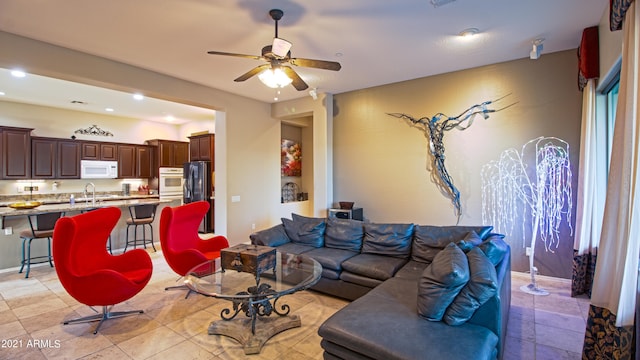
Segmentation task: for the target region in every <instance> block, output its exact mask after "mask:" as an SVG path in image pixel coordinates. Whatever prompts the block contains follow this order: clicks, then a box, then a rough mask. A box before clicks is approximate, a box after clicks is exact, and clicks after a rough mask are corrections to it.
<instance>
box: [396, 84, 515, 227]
mask: <svg viewBox="0 0 640 360" xmlns="http://www.w3.org/2000/svg"><path fill="white" fill-rule="evenodd" d="M506 96H508V95H505V96H503V97H501V98H499V99H496V100H489V101H485V102H483V103H481V104H477V105H473V106H471V107H470V108H468V109H467V110H465V111H464V112H462V113H461V114H460V115H458V116H454V117H451V116H447V115H445V114H443V113H437V114H436V115H434V116H432V117H431V118H429V117H426V116H425V117H422V118H419V119H416V118H414V117H412V116H411V115H407V114H403V113H387V115H391V116H394V117H397V118H401V119H405V120H407V121H410V122H411V123H412V124H413V125H415V126H417V127H418V128H420V129H421V130H422V131H423V132H424V133H425V135H426V136H427V137H428V138H429V152H430V153H431V158H432V160H433V168H434V169H435V170H436V173H435V174H434V173H431V178H432V179H433V180H434V182H435V183H436V185H437V186H438V188H439V189H440V190H441V191H442V192H443V193H444V194H446V195H447V196H448V197H450V198H451V202H452V203H453V206H454V208H455V212H456V216H457V218H458V222H459V221H460V216H461V215H462V205H461V204H460V191H459V190H458V189H457V188H456V186H455V185H454V184H453V178H452V177H451V175H449V172H448V171H447V168H446V167H445V164H444V159H445V156H444V143H443V139H444V132H445V131H448V130H452V129H458V130H466V129H467V128H469V126H471V124H473V120H474V119H475V118H476V117H477V116H482V117H483V118H484V119H485V120H486V119H488V118H489V113H493V112H498V111H500V110H503V109H506V108H508V107H509V106H511V105H513V104H511V105H507V106H505V107H503V108H501V109H497V110H496V109H489V108H487V106H488V105H490V104H492V103H495V102H497V101H499V100H502V99H504V98H505V97H506Z"/></svg>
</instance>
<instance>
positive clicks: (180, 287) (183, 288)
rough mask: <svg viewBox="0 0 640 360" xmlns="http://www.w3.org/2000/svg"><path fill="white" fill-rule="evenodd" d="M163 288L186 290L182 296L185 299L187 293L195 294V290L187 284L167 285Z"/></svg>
mask: <svg viewBox="0 0 640 360" xmlns="http://www.w3.org/2000/svg"><path fill="white" fill-rule="evenodd" d="M164 290H165V291H167V290H187V295H185V297H184V298H185V299H186V298H188V297H189V295H191V294H195V291H193V290H191V289H190V288H189V287H188V286H187V285H176V286H167V287H166V288H164Z"/></svg>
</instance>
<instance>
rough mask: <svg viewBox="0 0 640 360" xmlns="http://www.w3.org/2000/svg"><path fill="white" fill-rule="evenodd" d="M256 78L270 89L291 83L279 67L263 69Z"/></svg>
mask: <svg viewBox="0 0 640 360" xmlns="http://www.w3.org/2000/svg"><path fill="white" fill-rule="evenodd" d="M258 79H260V81H262V83H263V84H265V85H267V86H268V87H270V88H272V89H277V88H282V87H285V86H287V85H289V84H291V82H292V81H293V80H292V79H291V78H290V77H288V76H287V74H285V73H284V71H282V69H280V68H275V69H273V68H271V69H266V70H263V71H262V72H261V73H260V74H258Z"/></svg>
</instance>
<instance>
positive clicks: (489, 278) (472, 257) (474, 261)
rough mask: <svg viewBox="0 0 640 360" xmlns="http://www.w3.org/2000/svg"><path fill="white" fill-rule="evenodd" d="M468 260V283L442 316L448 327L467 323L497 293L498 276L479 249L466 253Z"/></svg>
mask: <svg viewBox="0 0 640 360" xmlns="http://www.w3.org/2000/svg"><path fill="white" fill-rule="evenodd" d="M467 259H468V260H469V282H468V283H467V284H466V285H465V286H464V287H463V288H462V290H460V293H459V294H458V296H456V297H455V299H454V300H453V303H452V304H451V305H450V306H449V307H448V308H447V311H446V312H445V314H444V321H445V322H446V323H447V324H449V325H461V324H464V323H465V322H467V321H468V320H469V319H471V317H472V316H473V314H474V313H475V312H476V310H477V309H478V308H479V307H480V306H482V305H484V303H486V302H487V300H489V299H490V298H491V297H492V296H494V295H495V294H496V292H497V291H498V276H497V275H496V268H495V266H494V265H493V264H492V263H491V261H489V258H488V257H487V256H486V255H485V254H484V253H483V252H482V250H480V249H479V248H477V247H476V248H473V249H471V250H470V251H469V252H468V253H467Z"/></svg>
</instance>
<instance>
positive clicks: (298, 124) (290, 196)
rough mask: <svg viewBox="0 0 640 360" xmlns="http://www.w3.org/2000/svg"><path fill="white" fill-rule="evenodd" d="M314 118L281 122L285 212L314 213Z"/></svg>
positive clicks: (283, 202) (283, 203)
mask: <svg viewBox="0 0 640 360" xmlns="http://www.w3.org/2000/svg"><path fill="white" fill-rule="evenodd" d="M312 121H313V119H312V117H311V116H308V117H303V118H296V119H287V120H283V121H282V122H281V134H280V135H281V136H280V138H281V142H280V156H281V162H280V176H281V177H280V193H281V197H280V202H281V203H282V206H283V215H285V214H286V215H287V217H289V216H290V215H291V213H292V212H295V213H297V214H301V215H305V216H310V215H311V214H309V212H310V207H309V200H310V199H311V198H312V192H313V130H312V126H311V125H312Z"/></svg>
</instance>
